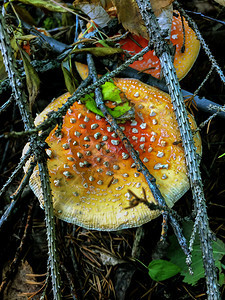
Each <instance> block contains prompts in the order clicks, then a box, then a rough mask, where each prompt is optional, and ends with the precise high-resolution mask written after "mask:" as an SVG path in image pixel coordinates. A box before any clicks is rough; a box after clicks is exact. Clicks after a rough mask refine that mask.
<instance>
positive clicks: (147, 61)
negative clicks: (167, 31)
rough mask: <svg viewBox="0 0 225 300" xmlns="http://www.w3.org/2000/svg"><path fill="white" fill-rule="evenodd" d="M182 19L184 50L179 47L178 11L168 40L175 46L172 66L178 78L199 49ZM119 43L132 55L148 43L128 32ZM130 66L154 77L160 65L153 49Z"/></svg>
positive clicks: (180, 26)
mask: <svg viewBox="0 0 225 300" xmlns="http://www.w3.org/2000/svg"><path fill="white" fill-rule="evenodd" d="M183 21H184V30H185V43H184V46H185V50H184V52H183V53H182V51H181V49H182V46H183V41H184V33H183V28H182V20H181V17H180V14H179V12H178V11H175V15H174V16H173V21H172V27H171V39H170V40H171V42H172V44H173V45H174V46H176V52H175V56H174V67H175V69H176V72H177V77H178V79H179V80H181V79H182V78H184V76H185V75H186V74H187V73H188V72H189V70H190V69H191V67H192V65H193V64H194V62H195V60H196V58H197V56H198V53H199V49H200V43H199V40H197V37H196V35H195V33H194V31H193V30H192V29H191V28H190V27H189V25H188V22H187V21H186V20H185V19H183ZM120 45H121V48H122V49H124V50H128V51H130V53H131V54H132V55H135V54H136V53H138V52H140V51H141V50H142V49H143V48H145V47H146V46H147V45H148V40H147V39H145V38H143V37H141V36H137V35H131V34H130V35H129V36H128V37H126V38H125V39H123V40H121V41H120ZM130 67H132V68H134V69H136V70H138V71H141V72H145V73H148V74H151V75H152V76H154V77H156V78H160V72H161V65H160V61H159V59H158V57H157V56H156V55H155V52H154V51H153V50H152V51H149V52H148V53H146V54H144V56H143V58H141V59H140V60H138V61H135V62H134V63H133V64H131V65H130Z"/></svg>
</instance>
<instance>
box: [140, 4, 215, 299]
mask: <svg viewBox="0 0 225 300" xmlns="http://www.w3.org/2000/svg"><path fill="white" fill-rule="evenodd" d="M136 2H137V4H138V7H139V10H140V13H141V15H142V18H143V20H144V22H145V25H146V27H147V30H148V32H149V36H150V39H151V41H152V42H153V43H154V49H155V52H156V55H157V56H158V57H159V59H160V63H161V66H162V69H163V74H164V76H165V80H166V83H167V85H168V88H169V91H170V95H171V100H172V104H173V107H174V111H175V114H176V118H177V122H178V126H179V129H180V133H181V138H182V142H183V147H184V151H185V156H186V164H187V168H188V172H189V179H190V183H191V188H192V192H193V198H194V201H195V208H196V210H197V211H198V212H199V211H200V212H201V213H200V216H199V222H198V231H199V237H200V241H201V248H202V254H203V263H204V268H205V277H206V283H207V293H208V298H209V299H215V300H217V299H219V298H220V294H219V289H218V283H217V276H216V270H215V262H214V259H213V251H212V243H211V242H212V240H211V232H210V229H209V224H208V217H207V210H206V204H205V197H204V193H203V185H202V180H201V174H200V170H199V165H198V158H197V155H196V150H195V146H194V141H193V136H192V132H191V128H190V123H189V121H188V118H187V112H186V109H185V105H184V102H183V97H182V93H181V88H180V85H179V82H178V79H177V76H176V72H175V69H174V66H173V63H172V60H171V56H170V54H169V49H168V47H167V44H166V43H165V41H164V40H163V38H162V36H161V34H160V28H159V25H158V22H157V20H156V17H155V15H154V13H153V11H152V8H151V4H150V2H149V1H145V0H136Z"/></svg>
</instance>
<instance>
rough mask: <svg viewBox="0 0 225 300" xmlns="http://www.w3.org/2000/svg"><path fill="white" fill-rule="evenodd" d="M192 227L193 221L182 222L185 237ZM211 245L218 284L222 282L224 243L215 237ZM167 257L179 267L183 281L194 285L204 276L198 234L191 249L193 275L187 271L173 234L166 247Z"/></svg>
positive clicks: (187, 236) (188, 234) (188, 236)
mask: <svg viewBox="0 0 225 300" xmlns="http://www.w3.org/2000/svg"><path fill="white" fill-rule="evenodd" d="M192 228H193V222H191V221H189V222H184V223H183V230H184V236H185V237H186V238H187V239H189V238H190V236H191V232H192ZM212 246H213V255H214V260H215V265H216V267H217V268H218V270H219V281H220V284H224V276H223V274H222V268H223V265H222V263H221V259H222V257H223V256H224V255H225V244H224V243H223V242H222V241H221V240H219V239H217V240H216V241H213V242H212ZM167 257H168V258H169V260H170V262H172V263H174V264H175V265H177V266H178V267H180V269H181V271H180V274H181V275H182V276H184V279H183V281H184V282H186V283H188V284H191V285H195V284H196V283H197V282H198V280H199V279H201V278H204V277H205V274H204V267H203V260H202V251H201V247H200V240H199V237H198V235H196V238H195V242H194V245H193V251H192V265H191V267H192V270H193V273H194V274H193V275H191V274H190V273H189V270H188V267H187V265H186V262H185V259H186V257H185V255H184V253H183V251H182V250H181V248H180V246H179V244H178V242H177V239H176V237H175V236H171V237H170V247H169V249H168V253H167Z"/></svg>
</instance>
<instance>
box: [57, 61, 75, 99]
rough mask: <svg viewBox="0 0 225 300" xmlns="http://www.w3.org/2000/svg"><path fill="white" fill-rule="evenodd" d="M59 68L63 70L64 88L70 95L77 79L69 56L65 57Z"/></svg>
mask: <svg viewBox="0 0 225 300" xmlns="http://www.w3.org/2000/svg"><path fill="white" fill-rule="evenodd" d="M61 68H62V71H63V75H64V80H65V85H66V88H67V90H68V92H69V93H70V94H71V95H72V94H73V93H74V91H75V90H76V88H77V86H78V81H77V79H76V78H75V75H74V70H73V67H72V63H71V60H70V58H67V59H65V60H64V61H63V62H62V64H61Z"/></svg>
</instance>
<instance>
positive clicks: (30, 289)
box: [3, 261, 40, 300]
mask: <svg viewBox="0 0 225 300" xmlns="http://www.w3.org/2000/svg"><path fill="white" fill-rule="evenodd" d="M5 269H6V268H5ZM5 269H4V270H3V272H4V271H6V270H5ZM28 274H33V270H32V268H31V266H30V265H29V264H28V262H27V261H25V262H22V263H21V265H20V266H19V268H18V271H17V274H16V276H15V278H14V279H13V281H12V282H11V283H10V284H9V285H8V287H7V289H6V290H5V291H4V296H3V299H4V300H18V299H19V300H27V299H28V296H30V295H32V294H34V293H35V292H36V291H38V290H39V289H40V286H39V285H38V282H37V281H36V279H35V276H31V275H29V277H27V276H28ZM27 280H29V281H32V284H31V283H28V281H27ZM32 299H33V300H35V299H36V300H37V299H40V295H37V296H34V297H32Z"/></svg>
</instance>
